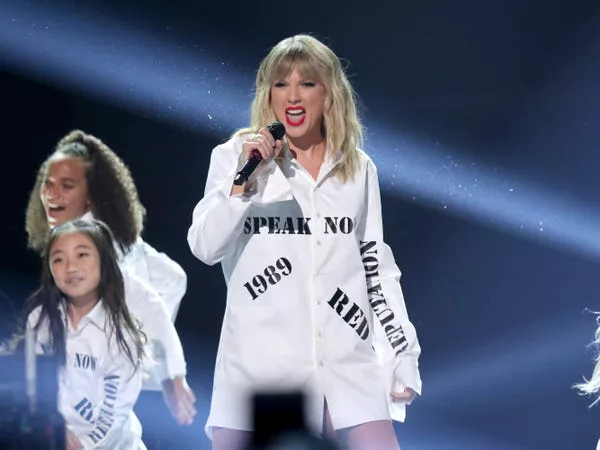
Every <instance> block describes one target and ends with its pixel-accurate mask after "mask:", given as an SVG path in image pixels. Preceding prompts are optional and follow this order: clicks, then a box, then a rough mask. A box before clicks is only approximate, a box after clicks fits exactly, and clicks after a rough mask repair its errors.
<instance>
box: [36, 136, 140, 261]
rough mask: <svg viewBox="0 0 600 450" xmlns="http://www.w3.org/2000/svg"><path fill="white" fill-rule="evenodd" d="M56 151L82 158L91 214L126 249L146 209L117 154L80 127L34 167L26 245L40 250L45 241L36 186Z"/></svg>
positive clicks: (47, 233)
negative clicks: (35, 171) (39, 164)
mask: <svg viewBox="0 0 600 450" xmlns="http://www.w3.org/2000/svg"><path fill="white" fill-rule="evenodd" d="M59 155H62V156H67V157H71V158H78V159H81V160H82V161H83V162H84V164H85V166H86V172H85V174H86V179H87V185H88V194H89V198H90V203H91V211H92V214H93V216H94V218H95V219H98V220H101V221H102V222H104V223H106V224H107V225H108V227H109V228H110V230H111V231H112V233H113V236H114V238H115V241H116V243H117V245H118V246H119V248H120V249H121V251H123V252H124V253H126V252H127V251H128V250H129V248H130V247H131V245H132V244H134V243H135V241H136V240H137V238H138V237H139V236H140V235H141V233H142V230H143V228H144V218H145V216H146V209H145V208H144V206H143V205H142V203H141V202H140V200H139V197H138V193H137V189H136V187H135V183H134V182H133V177H132V176H131V173H130V171H129V169H128V168H127V166H126V165H125V163H124V162H123V161H122V160H121V158H119V157H118V156H117V155H116V153H115V152H114V151H113V150H111V149H110V148H109V147H108V146H107V145H106V144H105V143H104V142H102V141H101V140H100V139H98V138H97V137H95V136H92V135H91V134H87V133H85V132H83V131H81V130H74V131H71V132H70V133H69V134H67V135H66V136H64V137H63V138H62V139H61V140H60V141H59V142H58V144H57V145H56V147H55V150H54V152H52V154H51V155H49V156H48V158H46V160H45V161H44V162H43V163H42V165H41V166H40V168H39V170H38V173H37V177H36V180H35V185H34V186H33V189H32V190H31V193H30V195H29V202H28V204H27V211H26V213H25V230H26V231H27V245H28V247H29V248H31V249H33V250H35V251H36V252H38V253H42V252H43V249H44V247H45V246H46V243H47V242H48V239H49V236H50V228H49V226H48V220H47V218H46V213H45V212H44V206H43V205H42V201H41V198H40V189H41V187H42V185H43V183H44V181H45V178H46V176H47V171H48V166H49V164H50V162H51V161H52V160H53V158H55V157H56V156H59Z"/></svg>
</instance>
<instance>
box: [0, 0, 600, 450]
mask: <svg viewBox="0 0 600 450" xmlns="http://www.w3.org/2000/svg"><path fill="white" fill-rule="evenodd" d="M300 32H309V33H312V34H314V35H315V36H317V37H319V38H320V39H322V40H323V41H324V42H326V43H327V44H329V45H330V46H331V47H332V48H333V50H334V51H335V52H336V53H337V54H338V55H339V56H340V57H342V58H343V59H344V61H345V62H346V65H347V71H348V73H349V74H350V77H351V81H352V83H353V85H354V87H355V88H356V90H357V93H358V95H359V97H360V99H361V112H362V116H363V117H364V121H365V124H366V126H367V142H366V150H367V152H368V153H369V154H370V155H371V156H372V157H373V159H374V160H375V162H376V164H378V166H379V171H380V178H381V183H382V195H383V208H384V230H385V237H386V240H387V242H388V243H389V244H390V246H391V247H392V249H393V250H394V253H395V256H396V259H397V262H398V265H399V267H400V269H401V270H402V272H403V279H402V284H403V289H404V292H405V296H406V302H407V306H408V311H409V314H410V317H411V319H412V321H413V322H414V324H415V326H416V327H417V332H418V335H419V338H420V341H421V346H422V348H423V353H422V357H421V373H422V377H423V396H422V398H419V399H418V400H417V401H416V402H415V403H414V404H413V405H412V406H410V408H409V412H408V419H407V421H406V423H404V424H398V425H397V431H398V435H399V438H400V442H401V444H402V448H403V450H429V449H436V450H441V449H444V450H454V449H461V450H464V449H466V450H471V449H474V450H476V449H485V450H487V449H532V450H533V449H544V450H551V449H556V450H565V449H574V450H584V449H592V448H594V446H595V443H596V440H597V439H598V438H599V437H600V427H598V421H599V418H600V409H599V408H600V407H599V408H591V409H590V408H589V405H590V403H591V401H590V399H587V398H582V397H580V396H578V395H577V393H576V392H575V391H573V390H572V389H571V386H572V384H573V383H575V382H578V381H580V380H581V379H582V377H583V376H584V375H587V376H589V375H591V371H592V367H593V363H592V359H593V356H594V348H593V347H590V346H589V345H588V344H589V343H590V342H591V341H592V340H593V335H594V331H595V328H596V322H595V315H594V314H593V313H591V312H590V310H591V311H596V310H600V276H599V269H600V202H598V198H599V196H600V194H599V190H600V177H598V170H599V168H600V153H599V152H598V150H597V147H598V143H599V141H600V139H599V132H598V131H594V130H597V129H598V127H597V123H596V122H597V118H598V117H600V102H599V101H598V100H599V99H600V84H599V82H598V80H599V79H600V59H599V58H598V56H599V54H600V4H599V3H598V2H596V1H591V0H590V1H582V0H560V1H558V0H555V1H552V0H548V1H545V2H542V1H539V0H519V1H517V0H488V1H485V2H482V1H475V0H456V1H453V2H449V1H442V0H423V1H421V2H415V1H405V0H395V1H386V0H383V1H381V2H373V3H369V2H365V1H364V0H363V1H358V0H346V1H343V2H342V1H339V0H333V1H327V0H325V1H321V2H316V3H312V2H307V3H304V2H293V3H286V2H275V1H272V0H258V1H255V2H251V1H227V0H220V1H209V0H204V1H201V2H200V1H185V2H184V1H171V2H165V1H159V0H145V1H141V0H137V1H134V0H131V1H128V2H120V1H116V0H115V1H107V0H105V1H100V0H87V1H84V2H81V1H80V2H75V1H62V0H3V1H1V2H0V99H1V102H2V106H3V107H4V111H5V112H4V113H3V115H4V119H3V121H2V141H3V144H2V147H3V148H2V149H1V151H0V170H1V176H0V193H1V194H2V199H1V202H2V206H1V207H0V209H1V210H2V213H1V217H2V220H1V223H0V227H1V232H0V311H1V314H0V324H1V325H2V330H3V331H6V330H8V329H9V328H10V326H11V325H12V324H13V323H14V320H15V314H16V313H17V312H18V311H19V310H20V308H21V306H22V303H23V300H24V299H25V298H26V297H27V296H28V295H29V294H30V293H31V292H32V290H33V289H34V288H35V286H36V283H37V277H38V274H39V271H40V267H39V260H38V257H37V256H36V255H35V254H34V253H32V252H30V251H28V250H27V249H26V234H25V232H24V212H25V207H26V203H27V199H28V195H29V191H30V189H31V188H32V186H33V183H34V179H35V174H36V171H37V168H38V167H39V165H40V164H41V162H42V161H43V160H44V158H45V157H46V156H47V155H48V154H49V152H50V151H51V150H52V148H53V146H54V145H55V144H56V142H57V141H58V140H59V138H60V137H62V136H63V135H64V134H66V133H67V132H68V131H70V130H71V129H74V128H80V129H82V130H84V131H86V132H88V133H92V134H94V135H96V136H98V137H100V138H101V139H102V140H103V141H104V142H106V143H107V144H108V145H109V146H110V147H111V148H112V149H114V150H115V151H116V152H117V153H118V154H119V155H120V156H121V157H122V158H123V160H124V161H125V162H126V163H127V164H128V166H129V167H130V169H131V171H132V173H133V176H134V178H135V181H136V183H137V187H138V190H139V193H140V196H141V200H142V202H143V203H144V204H145V206H146V208H147V210H148V218H147V222H146V228H145V232H144V237H145V239H146V240H147V241H148V242H149V243H150V244H151V245H153V246H154V247H156V248H157V249H159V250H160V251H164V252H166V253H167V254H168V255H169V256H170V257H171V258H173V259H174V260H176V261H177V262H179V263H180V264H181V265H182V266H183V268H184V269H185V270H186V272H187V274H188V291H187V294H186V296H185V298H184V299H183V302H182V306H181V309H180V312H179V316H178V319H177V322H176V326H177V329H178V330H179V332H180V335H181V338H182V341H183V343H184V347H185V351H186V355H187V359H188V366H189V371H190V373H189V376H188V379H189V381H190V383H191V384H192V387H193V388H194V390H195V392H196V394H197V397H198V405H197V406H198V417H197V420H196V423H195V424H194V425H193V426H191V427H185V428H184V427H178V426H177V425H175V423H174V422H173V423H168V421H161V422H160V423H156V424H150V425H148V422H146V427H145V429H144V440H145V442H146V444H147V446H148V448H149V449H150V450H152V449H158V448H179V449H187V448H190V449H192V448H194V449H196V448H197V449H208V448H210V443H209V441H208V440H207V438H206V437H205V436H204V433H203V426H204V421H205V419H206V416H207V413H208V406H209V404H208V402H209V398H210V392H211V383H212V371H213V367H214V358H215V355H216V348H217V343H218V337H219V330H220V325H221V317H222V314H223V311H224V298H225V297H224V295H225V284H224V281H223V277H222V273H221V269H220V266H214V267H208V266H205V265H204V264H202V263H201V262H200V261H198V260H196V259H195V258H194V257H193V256H192V255H191V253H190V251H189V249H188V247H187V243H186V233H187V229H188V227H189V225H190V223H191V213H192V210H193V208H194V206H195V204H196V203H197V202H198V201H199V200H200V199H201V197H202V194H203V189H204V183H205V179H206V174H207V169H208V164H209V157H210V152H211V149H212V148H213V147H214V146H215V145H217V144H219V143H220V142H222V141H224V140H225V139H226V138H227V137H228V136H229V135H230V134H231V133H232V132H233V131H234V130H235V129H236V128H237V127H240V126H244V125H245V124H246V123H247V121H248V111H249V104H250V101H251V99H252V95H253V91H252V90H253V82H254V75H255V71H256V68H257V66H258V63H259V61H260V59H261V58H262V57H264V56H265V55H266V53H267V52H268V50H269V48H270V47H271V46H272V45H274V44H275V43H276V42H277V41H279V40H281V39H283V38H285V37H287V36H290V35H293V34H296V33H300ZM148 416H149V417H151V414H149V415H148ZM145 420H146V421H148V420H149V419H148V418H146V419H145Z"/></svg>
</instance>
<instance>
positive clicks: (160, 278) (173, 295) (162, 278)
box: [141, 241, 187, 322]
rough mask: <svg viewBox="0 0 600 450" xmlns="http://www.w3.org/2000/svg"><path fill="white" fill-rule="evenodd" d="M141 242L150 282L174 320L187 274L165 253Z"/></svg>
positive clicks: (183, 291) (185, 286)
mask: <svg viewBox="0 0 600 450" xmlns="http://www.w3.org/2000/svg"><path fill="white" fill-rule="evenodd" d="M141 244H142V247H141V249H142V251H143V253H144V256H145V258H146V265H147V268H148V278H149V281H150V284H151V285H152V287H153V288H154V289H155V290H156V292H157V293H158V295H160V296H161V297H162V299H163V301H164V302H165V306H166V307H167V311H168V312H169V317H170V318H171V320H172V321H173V322H174V321H175V318H176V317H177V311H179V305H180V304H181V300H182V299H183V296H184V295H185V292H186V289H187V275H186V273H185V271H184V270H183V268H182V267H181V266H180V265H179V264H177V263H176V262H175V261H173V260H172V259H171V258H169V257H168V256H167V255H166V254H165V253H162V252H158V251H157V250H156V249H155V248H154V247H152V246H151V245H150V244H148V243H147V242H145V241H142V242H141Z"/></svg>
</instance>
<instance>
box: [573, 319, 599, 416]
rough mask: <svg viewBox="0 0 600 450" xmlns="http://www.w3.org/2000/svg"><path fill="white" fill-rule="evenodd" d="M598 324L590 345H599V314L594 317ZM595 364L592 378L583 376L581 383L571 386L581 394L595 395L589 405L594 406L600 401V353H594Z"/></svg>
mask: <svg viewBox="0 0 600 450" xmlns="http://www.w3.org/2000/svg"><path fill="white" fill-rule="evenodd" d="M596 321H597V322H598V324H599V326H598V328H597V329H596V334H595V336H594V342H593V343H592V345H594V346H596V347H599V346H600V316H599V317H598V318H597V319H596ZM594 360H595V366H594V371H593V372H592V378H590V379H589V380H588V379H586V378H585V377H584V379H583V380H584V382H583V383H577V384H575V385H574V386H573V387H574V388H575V389H577V390H578V391H579V393H580V394H581V395H592V396H596V399H595V400H594V401H593V402H592V404H591V405H590V406H594V405H595V404H596V403H598V401H600V396H599V395H598V394H600V353H599V354H598V355H596V357H595V358H594Z"/></svg>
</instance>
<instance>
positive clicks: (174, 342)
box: [123, 268, 186, 378]
mask: <svg viewBox="0 0 600 450" xmlns="http://www.w3.org/2000/svg"><path fill="white" fill-rule="evenodd" d="M123 279H124V281H125V300H126V302H127V305H128V306H129V309H130V310H131V311H132V312H133V314H134V315H135V316H136V317H137V318H138V319H139V321H140V322H141V323H142V327H143V328H142V329H143V330H144V332H145V333H146V335H147V336H148V340H149V343H150V344H152V345H151V348H153V352H152V353H153V354H152V356H153V357H154V358H155V359H156V360H157V362H158V364H159V365H160V366H161V367H162V369H163V372H164V373H163V376H164V377H167V376H168V377H169V378H173V377H175V376H178V375H185V374H186V363H185V357H184V353H183V347H182V345H181V341H180V340H179V336H178V335H177V331H176V330H175V326H174V325H173V322H171V318H170V315H169V312H168V311H167V308H166V306H165V303H164V302H163V299H162V298H161V297H160V295H158V293H157V292H156V291H155V290H154V289H153V288H152V286H149V285H148V284H147V283H146V282H145V281H144V280H142V279H141V278H139V277H137V276H136V275H135V274H133V273H132V272H131V271H130V270H128V269H127V268H125V269H124V270H123ZM156 348H158V351H157V350H154V349H156Z"/></svg>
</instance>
